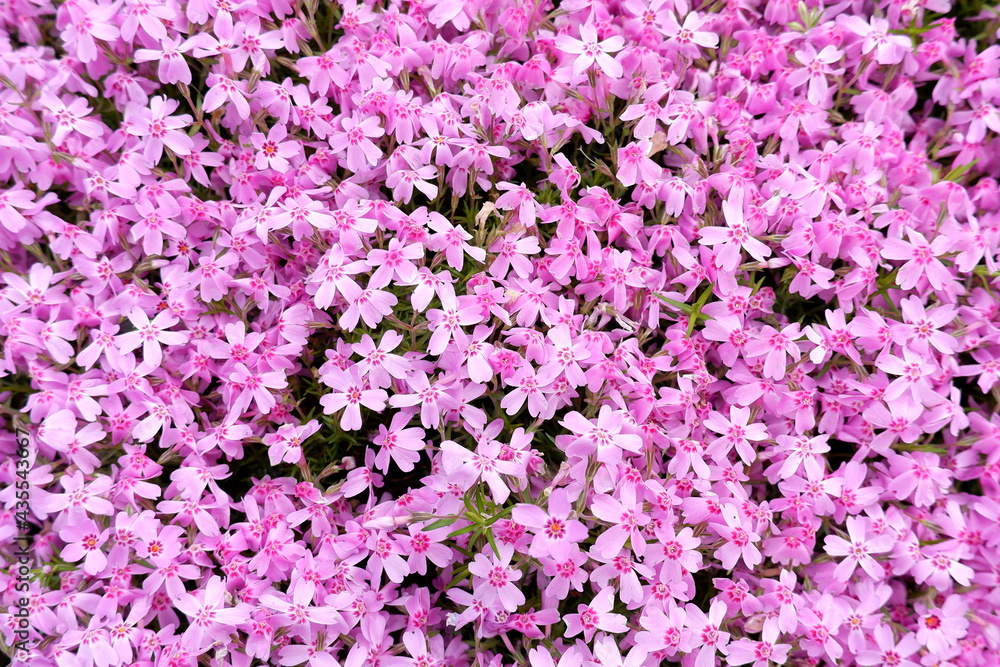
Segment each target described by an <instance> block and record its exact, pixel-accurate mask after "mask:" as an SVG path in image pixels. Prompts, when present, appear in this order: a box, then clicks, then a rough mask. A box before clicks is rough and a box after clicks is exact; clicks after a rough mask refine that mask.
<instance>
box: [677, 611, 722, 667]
mask: <svg viewBox="0 0 1000 667" xmlns="http://www.w3.org/2000/svg"><path fill="white" fill-rule="evenodd" d="M685 612H686V618H685V619H684V625H685V626H686V627H687V628H688V631H687V634H688V637H687V641H688V645H689V646H691V647H692V648H697V651H698V653H697V656H696V657H695V659H694V665H695V667H710V666H711V665H713V664H715V656H716V653H717V652H718V651H722V653H723V655H725V654H726V653H728V651H727V646H728V645H729V636H730V635H729V633H728V632H723V631H722V630H721V629H720V627H721V625H722V620H723V619H724V618H725V615H726V603H725V602H723V601H722V600H715V601H714V602H712V605H711V606H710V607H709V611H708V615H706V614H705V613H704V612H703V611H702V610H701V609H699V608H698V607H697V606H695V605H693V604H688V605H687V606H686V607H685Z"/></svg>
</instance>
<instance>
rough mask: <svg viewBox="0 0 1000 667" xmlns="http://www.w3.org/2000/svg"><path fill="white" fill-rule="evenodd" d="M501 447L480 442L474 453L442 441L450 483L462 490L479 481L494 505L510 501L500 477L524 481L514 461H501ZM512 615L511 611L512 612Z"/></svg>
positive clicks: (490, 440) (444, 460)
mask: <svg viewBox="0 0 1000 667" xmlns="http://www.w3.org/2000/svg"><path fill="white" fill-rule="evenodd" d="M501 447H502V445H501V444H500V443H499V442H498V441H496V440H493V439H492V438H489V437H485V438H483V439H481V440H480V442H479V444H478V446H477V447H476V451H474V452H470V451H469V450H468V449H466V448H465V447H462V446H461V445H459V444H456V443H454V442H452V441H451V440H445V441H444V442H442V443H441V453H442V457H443V458H442V463H443V465H444V470H445V472H446V473H448V475H449V476H450V479H451V480H452V481H453V482H454V483H455V484H458V485H459V486H461V487H463V488H466V489H468V488H470V487H471V486H472V485H473V484H475V483H476V482H478V481H479V480H482V481H483V482H486V485H487V486H488V487H489V488H490V493H491V494H492V496H493V501H494V502H496V503H503V502H504V501H506V500H507V498H508V497H510V486H508V484H507V482H505V481H504V480H503V478H502V477H501V476H500V475H511V476H515V477H523V476H524V471H523V469H522V468H521V467H520V466H519V465H518V464H517V463H515V462H514V461H508V460H504V459H502V458H500V451H501ZM511 611H512V610H511Z"/></svg>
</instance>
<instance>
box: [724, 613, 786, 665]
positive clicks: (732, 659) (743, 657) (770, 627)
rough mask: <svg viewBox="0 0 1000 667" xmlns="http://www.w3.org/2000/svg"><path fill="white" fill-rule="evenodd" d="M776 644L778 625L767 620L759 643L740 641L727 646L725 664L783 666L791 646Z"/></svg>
mask: <svg viewBox="0 0 1000 667" xmlns="http://www.w3.org/2000/svg"><path fill="white" fill-rule="evenodd" d="M777 642H778V623H777V622H776V621H774V620H773V619H772V620H767V621H765V622H764V632H763V633H762V635H761V639H760V640H759V641H753V640H750V639H740V640H738V641H735V642H733V643H731V644H730V645H729V655H728V656H726V662H727V663H729V664H730V665H746V664H749V663H751V662H752V663H753V667H768V665H769V664H770V663H772V662H773V663H775V664H778V665H783V664H785V661H786V660H788V651H789V649H791V645H790V644H779V643H777Z"/></svg>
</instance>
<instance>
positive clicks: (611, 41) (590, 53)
mask: <svg viewBox="0 0 1000 667" xmlns="http://www.w3.org/2000/svg"><path fill="white" fill-rule="evenodd" d="M580 37H581V38H582V39H576V38H575V37H570V36H569V35H559V36H558V37H556V47H557V48H558V49H560V50H561V51H563V52H565V53H569V54H579V55H577V57H576V58H575V59H574V60H573V76H580V75H581V74H582V73H583V72H585V71H587V69H589V68H590V66H591V65H593V64H594V63H595V62H596V63H597V64H598V65H599V66H600V68H601V70H602V71H603V72H604V73H605V74H607V75H608V76H610V77H611V78H613V79H617V78H619V77H621V76H622V74H623V70H622V66H621V65H620V64H619V63H618V61H617V60H615V59H614V58H612V57H611V56H610V55H609V54H612V53H617V52H618V51H621V50H622V48H623V47H624V46H625V40H624V39H622V38H621V37H619V36H618V35H615V36H614V37H609V38H608V39H605V40H604V41H602V42H598V41H597V29H596V28H595V27H594V26H593V25H591V24H590V23H587V24H586V25H583V26H580Z"/></svg>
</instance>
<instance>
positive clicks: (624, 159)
mask: <svg viewBox="0 0 1000 667" xmlns="http://www.w3.org/2000/svg"><path fill="white" fill-rule="evenodd" d="M651 148H652V145H651V144H650V143H649V140H648V139H640V140H639V142H638V143H636V142H632V143H630V144H628V145H627V146H624V147H622V148H619V149H618V182H620V183H621V184H622V185H625V186H631V185H635V184H636V183H646V184H649V185H652V184H653V183H656V182H657V180H658V179H659V178H660V174H661V173H662V172H663V168H662V167H660V165H658V164H656V162H654V161H653V160H651V159H650V158H649V157H647V156H648V155H649V151H650V149H651Z"/></svg>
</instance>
